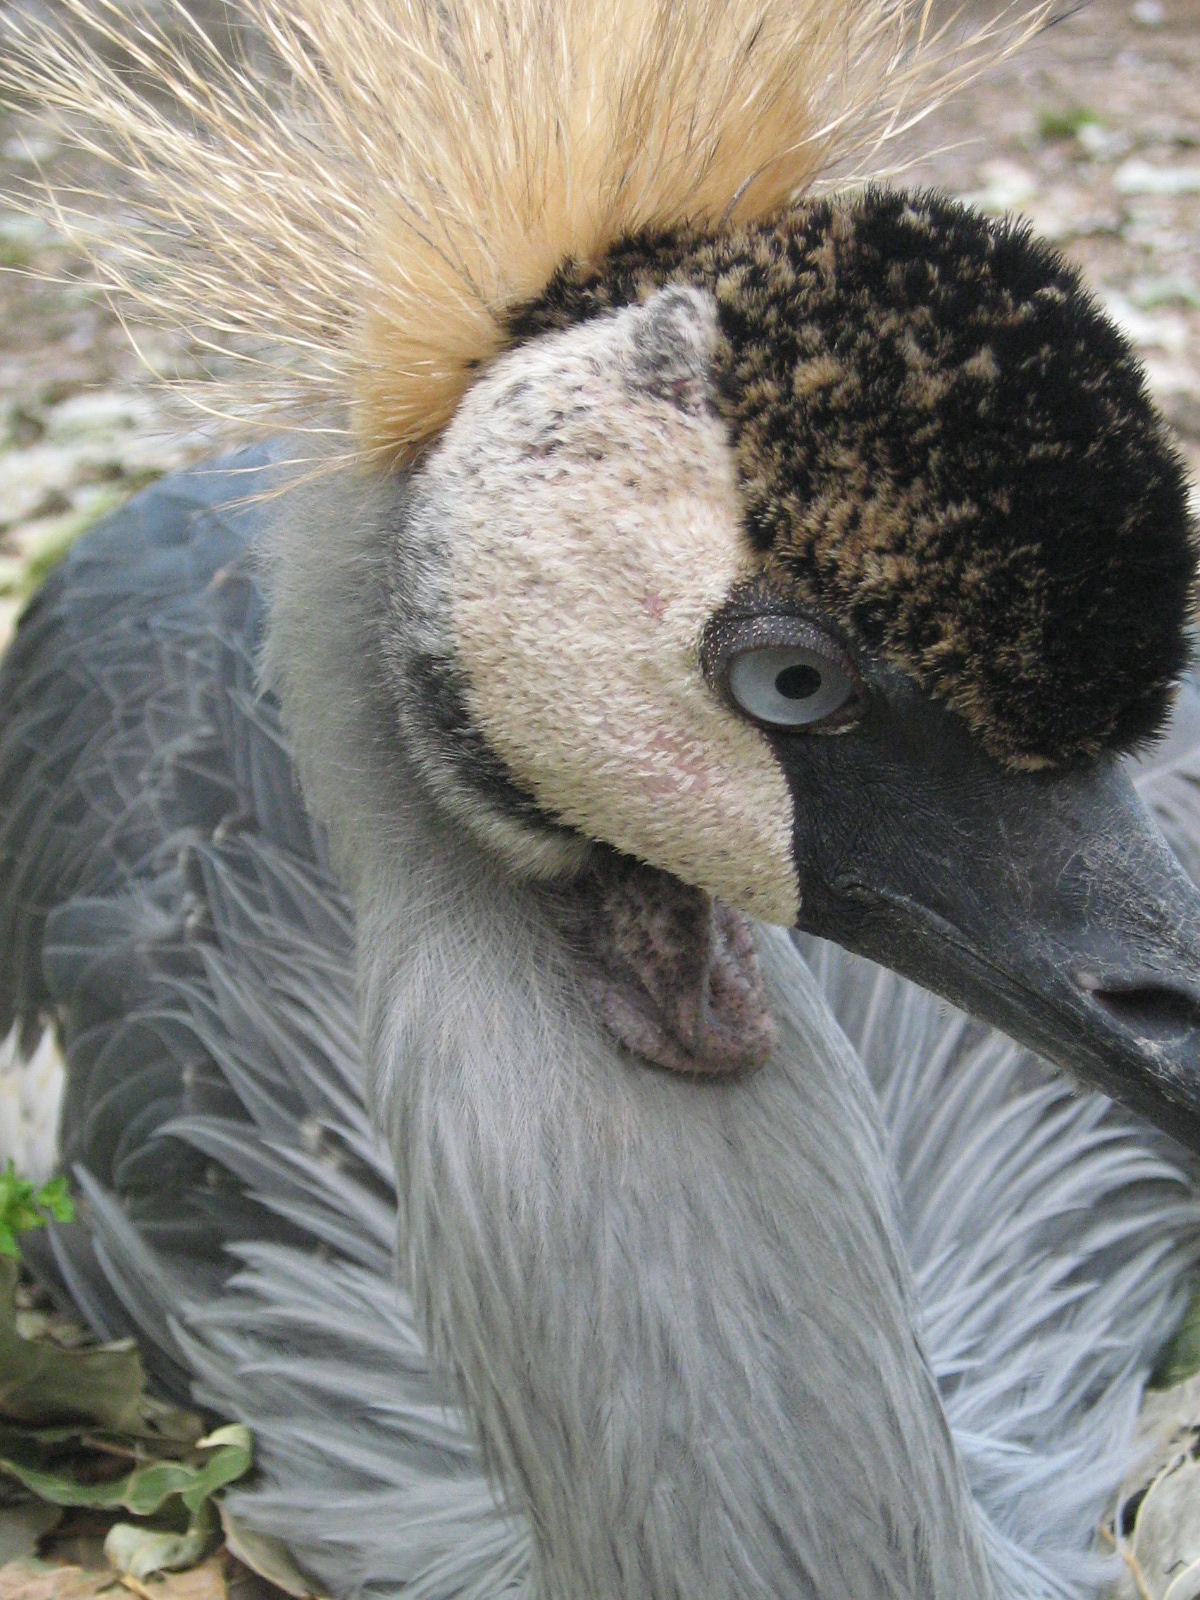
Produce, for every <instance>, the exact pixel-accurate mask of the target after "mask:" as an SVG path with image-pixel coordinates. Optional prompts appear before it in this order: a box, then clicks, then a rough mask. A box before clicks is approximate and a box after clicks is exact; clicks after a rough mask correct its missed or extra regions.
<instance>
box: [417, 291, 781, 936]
mask: <svg viewBox="0 0 1200 1600" xmlns="http://www.w3.org/2000/svg"><path fill="white" fill-rule="evenodd" d="M715 337H716V319H715V307H714V305H713V303H712V301H711V299H710V298H709V297H708V296H707V295H705V294H702V293H700V292H698V291H695V290H667V291H664V292H662V293H661V294H659V295H656V296H655V297H654V298H653V299H652V300H651V301H650V302H648V303H647V304H646V305H644V306H637V307H631V308H629V309H627V310H624V311H621V312H619V313H616V314H615V315H613V316H608V317H603V318H600V319H597V320H595V321H592V322H589V323H586V324H584V325H582V326H580V327H577V328H573V329H570V330H568V331H567V332H565V333H562V334H559V335H555V336H553V337H551V338H547V339H543V340H539V341H536V342H535V343H533V344H530V345H527V346H523V347H520V348H518V349H517V350H515V351H513V352H512V353H511V354H510V355H507V356H505V357H504V358H503V359H502V360H500V361H498V362H497V363H496V365H495V367H494V368H493V369H492V370H491V371H490V372H489V373H488V374H487V375H486V376H484V377H483V378H482V379H481V380H480V381H479V382H478V383H477V385H476V386H475V388H474V389H473V390H472V391H471V393H470V394H469V395H468V396H467V398H466V400H465V401H464V402H463V404H462V406H461V407H460V409H459V411H458V413H457V415H456V416H455V418H454V420H453V422H452V423H451V424H450V426H449V428H448V429H447V431H446V434H445V437H444V438H443V440H442V441H441V443H440V444H439V445H438V447H437V449H436V450H435V451H434V452H433V454H432V456H431V457H430V460H429V462H428V464H427V465H426V467H425V469H424V472H423V475H422V482H421V485H420V488H419V491H418V495H419V499H420V500H422V501H424V503H425V506H426V508H427V518H428V521H429V523H430V525H433V524H434V523H436V524H437V525H438V526H439V527H440V529H441V530H442V532H441V537H442V539H443V541H444V549H445V551H446V560H447V562H448V564H449V579H448V585H447V587H448V602H449V611H450V615H449V618H448V619H447V621H448V631H449V632H450V633H451V635H452V637H453V640H454V647H455V652H456V655H457V659H458V661H459V662H460V663H461V665H462V668H463V670H464V672H465V674H466V678H467V680H468V683H469V688H468V690H467V695H466V698H467V703H468V708H469V712H470V715H471V719H472V721H473V722H474V723H475V725H476V726H477V727H478V728H479V730H480V731H481V732H482V734H483V737H484V739H485V740H486V742H487V744H488V746H489V747H490V748H491V749H492V750H493V751H495V752H496V754H497V755H499V756H500V757H501V758H502V760H503V761H504V763H505V764H506V766H507V768H508V769H509V771H510V772H511V774H512V776H513V778H514V779H515V781H516V782H517V783H518V784H519V785H520V786H521V788H523V789H524V790H525V791H526V792H528V793H529V794H531V795H532V796H533V797H534V799H535V800H536V801H537V802H538V804H539V806H541V807H542V808H543V809H544V810H545V811H546V812H548V813H549V814H550V815H552V816H554V817H557V818H558V819H560V820H561V821H563V822H565V823H567V824H569V825H570V826H572V827H574V828H578V829H579V830H580V831H581V832H582V833H584V834H586V835H587V836H588V837H590V838H594V839H602V840H604V841H605V842H606V843H608V844H611V845H613V846H614V847H615V848H616V849H618V850H621V851H623V852H625V853H626V854H629V855H632V856H636V857H638V858H639V859H640V860H643V861H647V862H650V863H651V864H652V865H654V866H657V867H660V868H662V869H663V870H664V871H667V872H671V873H674V874H675V875H677V876H678V877H679V878H681V879H683V880H684V881H685V882H687V883H692V884H695V885H697V886H698V887H700V888H702V889H705V890H707V891H708V892H709V893H710V894H713V895H716V896H718V897H719V898H721V899H722V900H725V901H726V902H727V903H728V904H730V905H732V906H736V907H738V908H739V909H741V910H744V911H746V912H748V913H750V914H751V915H753V916H755V917H759V918H762V919H763V920H766V921H769V922H777V923H787V924H790V923H792V922H794V921H795V918H796V915H797V911H798V907H799V889H798V884H797V877H796V870H795V866H794V864H793V861H792V855H791V848H790V826H791V801H790V799H789V795H788V791H787V788H786V785H785V783H784V780H783V777H782V774H781V773H780V771H779V767H778V765H777V763H776V761H775V758H774V756H773V755H772V752H771V749H770V746H769V744H768V742H767V740H766V738H765V737H764V736H763V735H762V733H761V732H760V731H759V730H758V729H756V728H754V727H752V726H750V725H749V724H748V723H747V722H745V721H744V720H743V719H742V718H741V717H739V716H738V715H737V714H736V713H735V712H734V711H732V710H731V709H730V708H729V707H728V706H726V705H724V704H723V703H722V702H721V701H720V700H719V699H718V698H717V697H716V696H714V694H713V692H712V690H711V688H710V687H709V685H708V684H707V683H706V681H705V679H704V676H703V673H702V671H701V668H700V660H699V646H700V640H701V637H702V634H703V630H704V626H705V623H706V622H707V620H708V618H709V617H710V616H711V615H712V613H713V612H714V611H715V610H716V609H717V608H718V607H719V606H720V605H721V603H722V601H723V600H724V598H725V596H726V595H727V594H728V593H729V591H730V590H731V589H732V588H733V587H734V586H735V585H736V584H737V583H738V582H740V581H743V580H745V579H746V578H747V577H748V576H750V575H752V573H753V572H754V570H755V566H756V558H755V556H754V553H753V551H752V549H751V547H750V544H749V540H748V539H747V537H746V535H745V533H744V531H743V528H742V524H741V518H740V513H739V504H738V495H737V484H736V478H735V466H734V459H733V455H732V452H731V450H730V447H729V444H728V440H727V437H726V430H725V427H724V425H723V423H722V422H721V421H720V419H719V418H718V417H717V416H715V415H714V413H713V412H712V410H711V408H710V406H709V404H708V395H709V379H708V372H709V361H710V352H711V349H712V345H713V342H714V340H715Z"/></svg>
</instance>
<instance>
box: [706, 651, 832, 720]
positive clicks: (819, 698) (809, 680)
mask: <svg viewBox="0 0 1200 1600" xmlns="http://www.w3.org/2000/svg"><path fill="white" fill-rule="evenodd" d="M857 688H858V685H857V684H856V682H855V680H854V679H853V678H852V677H851V676H850V674H849V673H848V672H847V671H846V670H845V669H844V668H843V667H841V666H839V665H838V664H837V662H836V661H831V660H830V659H829V657H828V656H825V655H822V654H821V653H820V652H819V651H816V650H812V649H809V648H808V647H807V646H805V645H770V646H767V647H765V648H763V649H759V650H744V651H742V652H741V654H740V655H736V656H734V658H733V660H732V661H731V662H730V664H729V693H730V694H731V695H732V696H733V698H734V700H735V701H736V702H737V704H738V705H739V706H740V707H741V708H742V710H743V711H745V712H747V713H748V714H749V715H750V716H752V717H754V718H756V719H757V720H758V721H759V722H768V723H770V724H771V725H772V726H773V727H776V728H804V727H811V726H812V725H813V724H814V723H818V722H825V721H827V720H828V719H829V718H831V717H832V716H833V715H834V713H835V712H838V711H841V710H842V709H843V707H845V706H846V705H847V703H848V702H849V701H850V700H852V699H853V697H854V695H855V693H856V691H857Z"/></svg>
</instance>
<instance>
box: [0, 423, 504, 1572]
mask: <svg viewBox="0 0 1200 1600" xmlns="http://www.w3.org/2000/svg"><path fill="white" fill-rule="evenodd" d="M270 471H271V462H270V456H269V454H266V453H264V452H261V451H260V452H251V453H245V454H243V455H241V456H239V457H237V458H235V459H231V460H229V461H226V462H225V463H222V464H218V466H217V467H215V468H213V467H209V468H205V469H198V470H196V471H192V472H189V473H185V474H181V475H179V476H177V477H174V478H170V479H167V480H165V481H164V482H162V483H160V484H159V485H157V486H156V487H154V488H152V489H150V490H148V491H147V492H146V493H144V494H142V495H141V496H139V497H138V498H137V499H136V500H134V501H132V502H131V504H130V505H129V506H128V507H126V508H125V510H123V511H122V512H120V513H118V514H117V515H116V516H114V517H112V518H110V519H109V520H108V521H106V522H105V523H103V524H101V525H99V526H97V527H96V528H95V529H94V530H92V531H91V532H89V533H88V534H87V535H86V536H85V537H84V538H83V539H81V540H80V541H79V543H78V544H77V545H76V546H75V547H74V549H73V550H72V551H71V553H70V555H69V556H68V557H67V558H66V560H65V561H64V562H63V563H62V565H61V566H60V567H59V568H58V569H57V570H56V571H55V573H54V574H53V576H52V577H51V579H50V580H49V582H48V583H47V584H46V586H45V588H44V589H43V590H42V592H41V593H40V595H39V596H38V598H37V600H36V601H35V602H34V604H33V606H32V607H31V608H30V610H29V611H28V613H27V614H26V616H25V618H24V619H23V621H22V623H21V625H20V627H19V629H18V632H17V636H16V639H15V641H14V643H13V646H12V647H11V649H10V651H9V653H8V655H7V657H6V659H5V661H4V663H3V666H2V667H0V1025H4V1026H7V1025H8V1024H9V1023H11V1022H12V1021H13V1020H14V1019H16V1020H18V1021H20V1022H21V1023H23V1024H24V1025H25V1027H26V1029H27V1031H28V1032H30V1033H35V1032H36V1030H37V1029H38V1027H40V1026H41V1025H43V1024H44V1023H45V1022H46V1021H52V1022H53V1023H54V1024H55V1025H56V1026H57V1028H58V1030H59V1034H60V1038H61V1040H62V1042H63V1044H64V1047H65V1055H66V1063H67V1087H66V1092H65V1098H64V1106H63V1115H62V1126H61V1138H60V1145H61V1155H62V1160H63V1162H64V1163H65V1164H67V1165H69V1166H70V1167H71V1169H72V1170H73V1172H74V1174H75V1176H76V1178H77V1181H78V1183H79V1185H80V1189H81V1199H82V1205H81V1219H82V1220H81V1221H80V1223H78V1224H76V1225H73V1226H71V1227H66V1228H61V1227H60V1228H53V1229H50V1230H47V1231H46V1233H44V1234H38V1235H36V1236H31V1237H32V1238H34V1240H35V1248H37V1250H38V1260H37V1263H36V1264H37V1265H38V1267H39V1270H41V1271H42V1272H43V1274H44V1275H45V1276H46V1277H47V1278H48V1279H49V1280H50V1281H52V1282H53V1283H54V1284H55V1286H56V1287H57V1288H58V1290H59V1291H60V1292H61V1293H65V1294H66V1295H67V1296H68V1297H69V1298H70V1299H71V1300H72V1301H73V1302H74V1304H75V1305H76V1307H77V1308H78V1309H79V1310H80V1311H82V1312H83V1314H84V1315H85V1316H86V1317H87V1318H88V1320H89V1321H90V1322H91V1323H92V1325H93V1326H94V1327H95V1328H96V1329H97V1331H99V1332H101V1333H103V1334H117V1333H126V1332H132V1333H134V1334H136V1335H137V1336H138V1338H139V1339H140V1341H141V1344H142V1348H143V1351H144V1352H145V1354H146V1357H147V1361H148V1364H149V1365H150V1367H151V1370H152V1371H153V1372H154V1374H155V1375H156V1377H157V1379H158V1381H159V1383H160V1384H162V1385H164V1386H166V1387H168V1388H169V1389H171V1390H173V1391H174V1392H176V1393H179V1394H186V1395H187V1396H188V1397H194V1398H196V1399H198V1400H199V1401H200V1402H202V1403H204V1404H206V1405H208V1406H209V1407H211V1408H212V1409H213V1410H214V1411H216V1412H217V1413H219V1414H222V1415H224V1416H226V1417H233V1418H237V1419H239V1420H242V1421H245V1422H247V1423H248V1424H249V1425H250V1426H251V1428H252V1430H253V1433H254V1437H255V1449H256V1461H257V1465H258V1469H259V1470H258V1475H257V1478H256V1481H255V1484H254V1486H253V1488H252V1489H250V1490H242V1491H240V1492H239V1493H238V1494H236V1495H235V1496H233V1497H231V1498H230V1499H229V1501H228V1504H230V1505H231V1506H232V1507H233V1508H234V1509H235V1510H236V1512H237V1513H238V1514H239V1515H240V1516H241V1517H242V1518H243V1520H244V1521H245V1522H247V1523H248V1524H250V1525H251V1526H253V1527H254V1528H256V1529H258V1530H259V1531H262V1532H266V1533H271V1534H275V1535H277V1536H279V1537H281V1538H283V1539H284V1540H285V1542H286V1543H287V1544H288V1546H289V1547H290V1549H291V1550H292V1552H293V1554H294V1555H295V1557H296V1559H297V1560H298V1561H300V1563H301V1564H302V1566H304V1567H305V1568H306V1569H307V1570H308V1571H309V1572H310V1573H312V1574H313V1576H314V1577H315V1578H316V1579H317V1581H318V1582H319V1583H320V1585H321V1586H322V1587H323V1588H324V1589H326V1590H327V1591H329V1592H334V1593H337V1594H339V1595H353V1594H359V1593H369V1592H380V1591H386V1592H389V1593H395V1592H396V1590H397V1589H398V1588H402V1587H403V1588H407V1587H409V1586H411V1587H412V1589H413V1592H414V1593H416V1594H419V1595H421V1596H424V1597H426V1600H437V1597H439V1596H450V1595H457V1596H463V1597H467V1596H472V1595H477V1596H479V1597H480V1600H482V1597H483V1596H485V1595H486V1596H488V1597H494V1596H497V1595H502V1594H518V1593H521V1592H523V1591H524V1589H525V1586H526V1581H527V1573H528V1553H527V1549H526V1541H525V1539H524V1537H523V1536H522V1534H521V1533H520V1532H519V1531H518V1530H515V1529H514V1528H513V1526H512V1525H511V1524H510V1523H509V1522H507V1521H506V1520H505V1519H504V1518H503V1517H502V1516H501V1515H500V1514H499V1512H498V1511H497V1509H496V1507H495V1504H494V1502H493V1498H492V1495H491V1493H490V1491H489V1488H488V1485H487V1482H486V1479H485V1476H484V1474H483V1471H482V1469H481V1467H480V1464H479V1462H478V1460H477V1458H476V1454H475V1451H474V1447H473V1445H472V1442H471V1439H470V1437H469V1435H468V1432H467V1430H466V1429H465V1427H464V1425H463V1422H462V1419H461V1417H460V1416H459V1414H458V1412H457V1410H456V1408H455V1406H454V1404H453V1399H452V1397H451V1396H450V1395H448V1394H447V1392H446V1391H445V1389H444V1388H443V1387H442V1386H440V1385H439V1384H438V1383H437V1382H436V1381H435V1380H434V1379H433V1377H432V1376H431V1374H430V1372H429V1369H428V1365H427V1363H426V1360H425V1355H424V1350H423V1347H422V1344H421V1341H420V1338H419V1336H418V1335H417V1332H416V1330H415V1328H414V1326H413V1320H412V1311H411V1307H410V1305H409V1303H408V1301H407V1299H406V1298H405V1296H404V1295H403V1294H401V1293H400V1291H399V1290H398V1289H397V1287H396V1285H395V1281H394V1271H393V1243H394V1238H393V1236H394V1230H395V1218H396V1203H395V1188H394V1181H393V1178H392V1173H391V1167H390V1162H389V1159H388V1157H387V1154H386V1152H385V1151H384V1150H383V1149H382V1147H381V1145H380V1144H379V1142H378V1141H377V1139H376V1137H375V1135H374V1133H373V1132H372V1130H371V1127H370V1124H369V1121H368V1118H367V1115H366V1111H365V1108H364V1104H363V1096H362V1089H361V1083H360V1057H359V1047H358V1037H357V1030H356V1025H355V1011H354V1001H353V986H352V976H351V966H352V956H353V925H352V920H351V916H350V913H349V910H348V907H347V905H346V903H345V901H344V899H343V897H342V895H341V893H340V891H339V889H338V886H337V884H336V882H335V880H334V878H333V877H332V875H331V873H330V870H329V865H328V861H327V857H326V852H325V846H324V841H323V838H322V836H321V833H320V831H319V830H318V829H316V828H315V827H314V826H313V824H312V822H311V820H310V818H309V817H308V815H307V813H306V811H305V808H304V805H303V802H302V799H301V796H300V791H299V787H298V785H297V783H296V779H295V774H294V771H293V767H292V763H291V760H290V757H289V754H288V749H287V744H286V741H285V739H284V737H283V735H282V733H281V729H280V722H279V713H278V707H277V706H276V704H275V702H274V701H273V700H272V699H271V697H270V696H269V695H263V694H261V693H260V692H259V690H258V688H257V686H256V680H255V661H256V656H257V653H258V649H259V645H260V641H261V634H262V625H263V616H262V602H261V596H260V594H259V591H258V588H257V585H256V581H255V562H254V555H253V545H254V542H255V539H256V538H257V537H258V535H259V533H260V532H261V530H262V528H263V526H264V524H265V521H266V518H267V515H268V512H267V511H265V510H264V509H263V503H262V499H261V496H262V493H263V490H264V489H265V488H268V487H270V486H271V484H270V480H269V473H270ZM264 474H268V479H267V481H266V482H264ZM270 514H277V512H276V511H275V509H274V506H273V503H272V511H271V513H270Z"/></svg>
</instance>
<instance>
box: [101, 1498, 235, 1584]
mask: <svg viewBox="0 0 1200 1600" xmlns="http://www.w3.org/2000/svg"><path fill="white" fill-rule="evenodd" d="M218 1531H219V1525H218V1522H217V1518H216V1514H215V1512H214V1511H213V1508H212V1503H211V1501H205V1502H204V1503H203V1504H202V1505H201V1506H200V1508H199V1510H198V1511H197V1512H196V1514H195V1516H194V1517H193V1518H192V1520H191V1521H190V1522H189V1523H188V1526H187V1529H186V1530H185V1531H184V1532H183V1533H171V1532H168V1531H163V1530H162V1529H159V1528H151V1527H146V1526H145V1525H143V1524H139V1523H136V1522H114V1523H113V1525H112V1527H111V1528H110V1529H109V1530H108V1536H107V1538H106V1539H105V1541H104V1554H105V1556H106V1557H107V1558H108V1561H109V1564H110V1565H111V1566H113V1567H115V1568H116V1570H117V1571H118V1572H127V1573H128V1574H129V1575H130V1577H133V1578H148V1577H149V1576H150V1574H151V1573H152V1572H178V1571H180V1570H182V1569H184V1568H187V1567H194V1566H197V1565H198V1564H199V1563H200V1562H201V1561H203V1560H204V1558H205V1556H206V1555H207V1554H208V1552H209V1550H210V1549H211V1548H212V1546H213V1544H215V1542H216V1539H217V1534H218Z"/></svg>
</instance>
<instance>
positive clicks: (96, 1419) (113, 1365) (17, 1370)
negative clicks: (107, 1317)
mask: <svg viewBox="0 0 1200 1600" xmlns="http://www.w3.org/2000/svg"><path fill="white" fill-rule="evenodd" d="M16 1285H17V1263H16V1262H15V1261H14V1260H11V1259H8V1258H0V1417H6V1418H8V1419H9V1420H10V1421H13V1422H29V1423H33V1424H34V1425H37V1424H42V1425H47V1424H53V1423H56V1422H85V1423H89V1424H91V1425H92V1426H94V1427H100V1428H110V1429H112V1430H113V1431H114V1432H117V1433H120V1432H123V1431H127V1430H131V1429H136V1428H137V1425H138V1418H139V1414H140V1409H141V1403H142V1399H143V1394H144V1390H145V1386H146V1380H145V1376H144V1374H143V1372H142V1362H141V1357H140V1356H139V1355H138V1353H137V1348H136V1346H135V1345H134V1344H133V1341H132V1340H129V1339H126V1340H122V1341H120V1342H119V1343H116V1344H110V1345H93V1346H89V1347H85V1348H82V1349H78V1350H66V1349H64V1348H63V1347H62V1346H61V1345H59V1344H56V1343H55V1341H54V1340H53V1339H49V1338H46V1339H23V1338H22V1337H21V1335H20V1334H19V1333H18V1332H17V1322H16V1309H15V1305H14V1293H15V1290H16Z"/></svg>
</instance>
